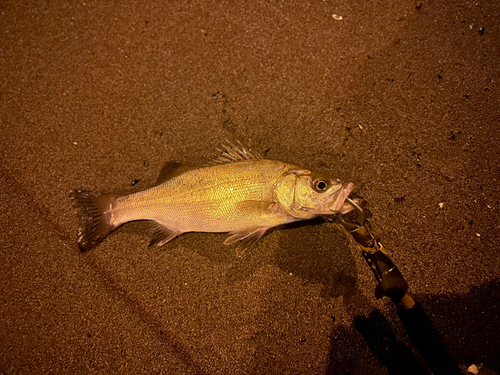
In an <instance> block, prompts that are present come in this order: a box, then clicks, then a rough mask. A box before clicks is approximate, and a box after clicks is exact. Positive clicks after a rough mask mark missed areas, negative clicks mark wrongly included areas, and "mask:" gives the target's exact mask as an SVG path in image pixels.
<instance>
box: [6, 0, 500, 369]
mask: <svg viewBox="0 0 500 375" xmlns="http://www.w3.org/2000/svg"><path fill="white" fill-rule="evenodd" d="M26 3H28V2H26ZM334 14H336V15H339V16H342V19H341V20H336V19H335V18H334V17H332V15H334ZM499 15H500V3H498V2H494V1H490V2H486V1H483V2H469V1H450V2H449V1H444V0H437V1H422V2H420V1H416V2H396V1H395V2H392V3H387V2H375V1H373V2H353V1H342V2H336V3H335V2H330V1H311V2H288V3H287V2H278V1H272V2H266V1H258V2H242V1H237V2H221V1H208V2H207V1H193V2H180V1H175V2H172V4H166V3H161V2H153V1H147V2H140V3H136V4H131V3H127V4H116V3H114V4H111V3H109V2H94V1H86V2H75V1H72V2H45V1H41V2H38V3H36V5H35V4H30V5H22V4H19V3H17V2H7V3H2V4H1V5H0V34H1V35H2V37H1V38H0V46H1V48H0V62H1V63H0V85H1V86H0V90H1V91H0V103H1V104H0V105H1V107H0V108H1V110H0V116H1V124H0V157H1V160H2V164H1V167H0V225H1V229H2V230H1V232H0V252H1V259H2V272H1V275H0V286H1V292H0V300H1V303H0V316H1V321H0V373H5V374H17V373H90V372H93V373H131V374H132V373H134V374H140V373H148V374H149V373H171V374H275V373H276V374H278V373H279V374H299V373H300V374H368V373H369V374H394V373H408V374H411V373H417V374H425V373H428V368H427V367H426V365H425V364H424V363H423V360H422V357H421V356H420V355H419V354H418V353H417V352H416V350H415V347H414V346H413V344H412V343H411V342H410V340H409V338H408V336H407V335H406V334H405V332H404V330H403V328H402V325H401V323H400V322H399V320H398V317H397V315H396V312H395V308H394V306H393V304H392V302H391V301H390V300H387V299H383V300H376V299H375V297H374V296H373V292H374V288H375V285H376V284H375V280H374V278H373V276H372V274H371V271H370V269H369V268H368V266H367V265H366V263H365V262H364V260H363V258H362V256H361V254H360V252H359V250H358V248H357V246H356V244H355V243H354V242H353V240H352V239H351V237H350V235H349V234H348V233H347V232H346V231H345V230H344V229H343V228H342V226H341V225H340V224H338V223H335V222H333V223H318V222H314V223H311V225H309V224H308V225H302V226H294V227H292V228H284V229H278V230H273V231H272V232H271V233H270V234H268V235H266V236H265V237H264V238H263V239H262V240H261V241H260V242H259V243H258V244H257V245H256V246H255V248H254V249H253V250H252V252H251V253H250V254H249V256H248V257H247V258H244V259H239V258H238V257H237V256H236V251H235V248H234V247H231V246H229V247H228V246H224V245H223V241H224V239H225V238H226V235H224V234H205V233H191V234H185V235H182V236H181V237H179V238H178V239H176V240H175V241H173V242H171V243H169V244H167V245H165V246H163V247H160V248H158V247H151V248H149V247H148V246H147V245H148V242H149V237H148V234H147V228H146V226H145V225H144V223H133V224H129V225H127V226H124V227H123V228H121V229H119V230H118V231H116V232H115V233H113V234H112V235H110V236H109V238H107V239H106V240H105V241H104V242H103V243H102V244H101V245H100V246H98V247H97V248H96V249H94V250H92V251H90V252H88V253H85V254H82V253H80V251H79V250H78V247H77V245H76V231H77V226H78V223H77V218H76V215H75V212H74V210H73V209H72V207H71V204H70V200H69V193H70V191H71V190H72V189H76V188H84V189H91V190H95V191H98V192H118V193H130V192H134V191H139V190H142V189H145V188H148V187H150V186H152V185H153V184H154V182H155V180H156V177H157V174H158V172H159V170H160V168H161V166H162V165H163V164H164V162H166V161H177V162H182V163H186V164H190V165H201V164H203V163H206V162H207V161H209V160H211V159H213V158H214V157H215V156H216V148H217V146H219V145H220V144H221V143H222V142H224V141H225V140H226V139H229V140H239V141H241V142H242V143H243V144H245V145H247V146H249V147H252V148H253V149H255V150H257V151H259V152H262V153H265V154H266V156H267V157H269V158H273V159H280V160H285V161H288V162H293V163H298V164H301V165H304V166H306V167H309V168H312V169H315V170H319V171H321V172H325V173H329V174H331V175H334V176H335V177H338V178H340V179H342V180H346V181H352V182H354V183H355V184H356V185H357V186H358V190H357V193H358V195H360V196H362V197H364V198H365V199H367V200H368V201H369V202H370V210H371V212H372V215H373V216H372V217H371V219H370V220H371V222H372V224H373V230H374V232H375V233H376V234H377V235H378V236H380V238H381V240H382V242H383V244H384V245H385V247H386V248H387V249H388V250H389V252H390V254H391V256H392V258H393V260H394V262H395V263H396V264H397V265H398V266H399V268H400V270H401V272H402V273H403V275H404V276H405V277H406V279H407V281H408V284H409V285H410V289H411V292H412V295H414V296H415V297H416V299H417V300H418V301H419V302H420V303H421V304H422V306H423V308H424V310H425V311H426V312H427V314H428V316H429V318H430V319H431V320H432V322H433V323H434V325H435V327H436V329H437V330H438V331H439V333H440V334H441V337H442V339H443V341H444V342H445V344H446V345H447V346H448V348H449V350H450V353H451V355H452V356H453V358H454V360H455V361H456V362H457V363H458V364H459V365H460V367H461V368H462V370H464V371H465V369H467V367H468V366H470V365H471V364H476V365H479V364H484V368H482V369H481V370H480V372H479V373H480V374H494V373H500V360H499V357H498V354H499V353H500V302H499V301H500V257H499V254H500V253H499V248H500V246H499V245H500V239H499V233H500V226H499V221H500V220H499V218H500V215H499V210H500V201H499V197H500V189H499V179H500V168H499V166H498V155H499V152H500V130H499V121H500V100H499V95H498V80H499V79H500V72H499V70H500V69H499V59H498V57H499V56H500V32H499ZM337 18H338V17H337ZM440 203H442V207H440ZM360 322H361V323H360Z"/></svg>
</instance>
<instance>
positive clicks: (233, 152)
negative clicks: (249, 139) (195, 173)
mask: <svg viewBox="0 0 500 375" xmlns="http://www.w3.org/2000/svg"><path fill="white" fill-rule="evenodd" d="M217 151H219V152H220V154H219V156H217V158H216V159H215V160H214V161H213V163H216V164H224V163H234V162H237V161H244V160H252V159H262V156H261V155H260V154H258V153H257V152H255V151H252V150H250V149H249V148H247V147H245V146H243V145H242V144H241V143H240V142H238V144H237V145H234V144H232V143H231V142H229V141H227V145H226V144H223V145H222V149H219V148H218V149H217Z"/></svg>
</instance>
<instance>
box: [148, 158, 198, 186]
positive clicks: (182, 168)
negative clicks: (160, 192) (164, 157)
mask: <svg viewBox="0 0 500 375" xmlns="http://www.w3.org/2000/svg"><path fill="white" fill-rule="evenodd" d="M193 169H196V167H193V166H190V165H182V164H181V163H177V162H174V161H169V162H166V163H165V164H164V165H163V167H162V169H161V171H160V174H159V175H158V180H157V181H156V184H157V185H160V184H163V183H164V182H165V181H168V180H170V179H171V178H174V177H177V176H180V175H181V174H183V173H186V172H188V171H191V170H193Z"/></svg>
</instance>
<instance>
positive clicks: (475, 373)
mask: <svg viewBox="0 0 500 375" xmlns="http://www.w3.org/2000/svg"><path fill="white" fill-rule="evenodd" d="M467 372H470V373H471V374H474V375H477V373H478V369H477V366H476V365H470V366H469V368H468V369H467Z"/></svg>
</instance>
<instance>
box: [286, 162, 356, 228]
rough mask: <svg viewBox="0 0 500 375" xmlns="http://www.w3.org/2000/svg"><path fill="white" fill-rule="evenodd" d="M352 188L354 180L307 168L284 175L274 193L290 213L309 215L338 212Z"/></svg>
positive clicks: (296, 215) (306, 216) (307, 216)
mask: <svg viewBox="0 0 500 375" xmlns="http://www.w3.org/2000/svg"><path fill="white" fill-rule="evenodd" d="M353 189H354V184H352V183H350V182H349V183H343V182H341V181H339V180H337V179H333V178H330V177H328V176H326V175H323V174H321V173H317V172H312V171H308V170H295V171H291V172H288V174H287V175H285V176H283V178H282V181H281V183H280V184H279V186H278V187H277V194H276V196H277V198H278V201H279V203H280V204H281V206H282V207H283V208H284V209H285V210H286V211H287V212H288V213H289V214H291V215H292V216H294V217H297V218H301V219H309V218H313V217H315V216H318V215H333V214H336V213H337V212H339V211H340V210H341V209H342V207H343V206H344V203H345V200H346V199H347V197H348V196H349V194H350V193H351V192H352V190H353Z"/></svg>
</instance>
